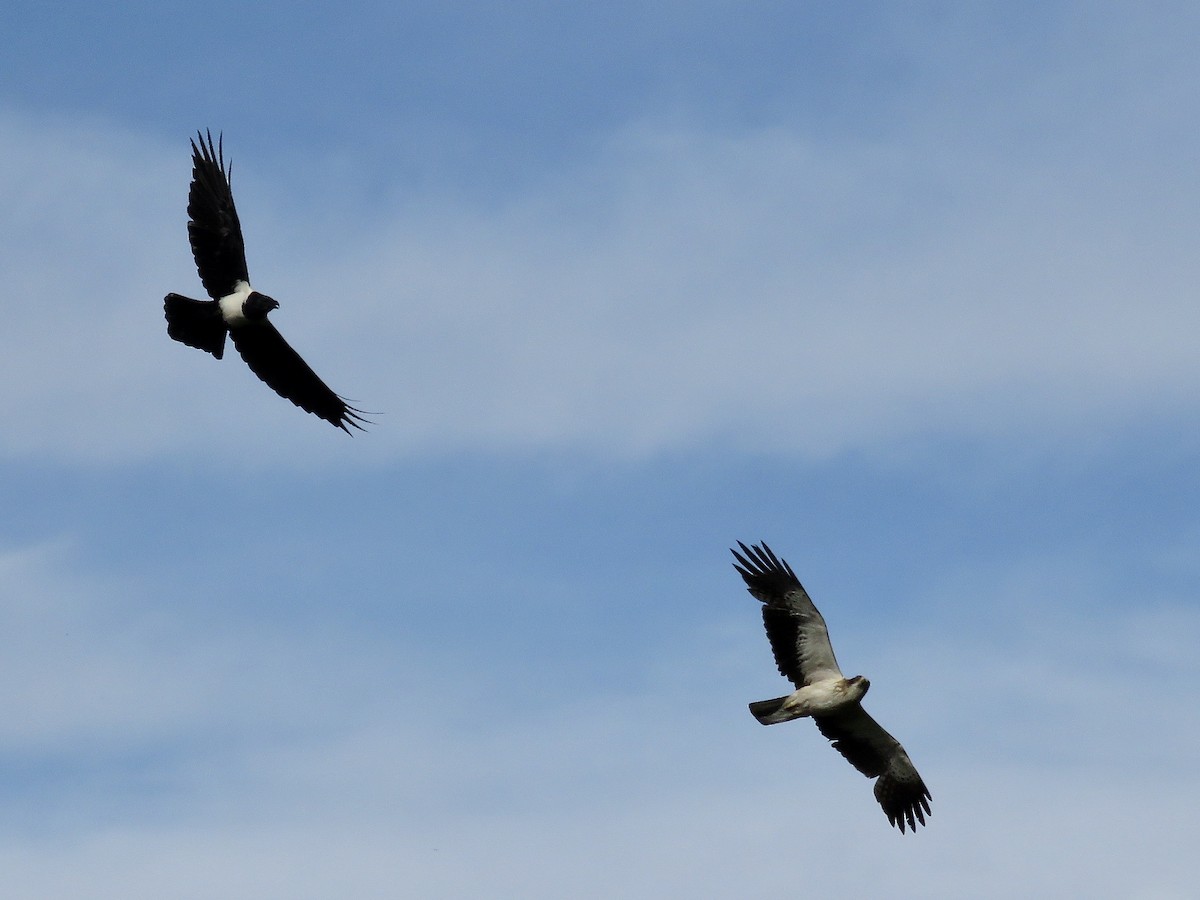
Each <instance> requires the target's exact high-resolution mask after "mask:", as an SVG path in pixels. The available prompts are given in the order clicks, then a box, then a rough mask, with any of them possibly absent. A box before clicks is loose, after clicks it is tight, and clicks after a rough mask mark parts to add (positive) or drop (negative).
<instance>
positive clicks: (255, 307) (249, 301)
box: [242, 291, 279, 322]
mask: <svg viewBox="0 0 1200 900" xmlns="http://www.w3.org/2000/svg"><path fill="white" fill-rule="evenodd" d="M273 309H279V301H278V300H275V299H273V298H271V297H268V296H267V295H266V294H260V293H259V292H258V291H251V292H250V296H249V297H247V298H246V300H245V302H244V303H243V304H242V315H244V316H245V317H246V318H247V319H249V320H250V321H251V322H261V321H263V320H264V319H265V318H266V317H267V313H269V312H270V311H271V310H273Z"/></svg>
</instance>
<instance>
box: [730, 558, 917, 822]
mask: <svg viewBox="0 0 1200 900" xmlns="http://www.w3.org/2000/svg"><path fill="white" fill-rule="evenodd" d="M738 546H739V547H741V548H742V552H741V553H738V552H737V551H736V550H731V551H730V552H731V553H733V555H734V557H735V558H736V559H737V562H735V563H734V564H733V567H734V568H735V569H737V570H738V572H739V573H740V574H741V576H742V579H743V580H744V581H745V582H746V587H747V588H748V589H749V591H750V593H751V594H752V595H753V596H754V598H755V599H757V600H759V601H760V602H761V603H762V604H763V608H762V613H763V625H765V626H766V629H767V638H768V639H769V640H770V642H771V650H772V651H773V652H774V654H775V664H776V665H777V666H778V667H779V672H780V674H781V675H783V676H784V677H786V678H788V679H790V680H791V682H792V684H794V685H795V686H796V690H795V692H793V693H791V694H788V695H787V696H786V697H776V698H775V699H774V700H759V701H757V702H755V703H751V704H750V712H751V714H753V716H754V718H756V719H758V721H759V722H761V723H762V724H763V725H774V724H776V723H778V722H787V721H789V720H790V719H798V718H801V717H802V716H810V717H811V718H812V720H813V721H814V722H816V723H817V728H819V729H820V730H821V734H823V735H825V737H827V738H828V739H829V740H831V741H833V746H834V749H835V750H837V751H838V752H839V753H841V754H842V756H844V757H846V759H847V760H848V761H849V762H850V764H851V765H852V766H854V768H856V769H858V771H860V772H862V773H863V774H864V775H866V776H867V777H868V778H875V777H878V779H879V780H878V781H876V782H875V799H876V800H878V801H879V805H880V806H882V807H883V811H884V813H885V814H886V815H887V817H888V821H889V822H891V823H892V825H894V826H897V827H899V829H900V832H901V833H903V832H904V828H905V825H907V826H908V827H909V828H910V829H912V830H914V831H915V830H916V827H917V822H920V823H921V824H922V825H924V824H925V816H927V815H930V810H929V801H930V800H932V799H933V798H932V797H931V796H930V794H929V788H927V787H926V786H925V782H924V781H922V780H921V776H920V775H919V774H917V770H916V768H915V767H914V766H913V764H912V760H910V759H909V758H908V754H907V753H906V752H905V751H904V748H903V747H902V746H900V742H899V741H897V740H896V739H895V738H894V737H892V736H891V735H890V734H888V733H887V732H886V731H884V730H883V728H882V727H881V726H880V724H879V723H878V722H876V721H875V720H874V719H873V718H871V716H870V715H868V714H867V711H866V710H865V709H863V708H862V703H861V702H860V701H861V700H862V698H863V697H864V696H865V695H866V693H867V689H868V688H870V686H871V682H869V681H867V679H866V678H864V677H863V676H861V675H855V676H854V677H853V678H846V677H845V676H844V675H842V670H841V669H839V668H838V664H837V659H835V658H834V655H833V646H832V645H831V644H830V643H829V631H828V630H827V629H826V628H825V620H824V619H823V618H822V617H821V613H820V612H818V611H817V608H816V607H815V606H814V605H813V602H812V599H811V598H810V597H809V596H808V591H806V590H804V586H803V585H801V584H800V579H798V578H797V577H796V573H795V572H793V571H792V567H791V566H789V565H788V564H787V563H786V562H784V561H783V560H781V559H779V558H778V557H776V556H775V554H774V553H773V552H772V551H771V548H770V547H768V546H767V545H766V543H763V544H761V545H757V544H756V545H754V546H753V547H747V546H746V545H745V544H743V543H742V542H741V541H738Z"/></svg>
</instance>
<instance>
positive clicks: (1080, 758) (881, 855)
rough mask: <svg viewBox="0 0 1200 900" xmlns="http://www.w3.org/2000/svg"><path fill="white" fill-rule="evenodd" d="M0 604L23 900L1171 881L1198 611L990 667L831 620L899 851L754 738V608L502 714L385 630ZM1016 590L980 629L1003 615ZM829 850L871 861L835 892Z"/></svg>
mask: <svg viewBox="0 0 1200 900" xmlns="http://www.w3.org/2000/svg"><path fill="white" fill-rule="evenodd" d="M64 571H65V572H71V571H74V572H75V574H73V575H64V574H63V572H64ZM0 578H2V579H3V585H2V587H3V588H4V594H5V596H6V597H7V598H10V599H9V600H8V601H7V603H6V605H5V633H6V634H8V635H10V640H11V641H12V642H13V645H14V647H15V646H24V648H25V649H24V650H23V651H22V652H21V653H19V654H16V653H14V652H13V649H12V648H10V650H9V651H7V652H6V653H5V657H6V658H9V659H11V658H12V657H13V656H14V655H15V656H17V657H18V662H16V663H10V665H13V666H16V668H15V669H10V671H8V673H7V675H6V683H8V684H9V685H10V690H9V692H8V694H7V695H6V699H5V714H4V720H5V721H6V723H8V725H7V726H6V735H5V738H4V744H5V754H6V757H7V759H8V763H7V767H8V768H9V770H10V771H13V770H16V769H19V768H20V767H22V766H25V767H27V768H29V772H28V773H27V776H26V777H24V778H23V779H22V786H21V787H20V788H19V789H18V788H17V787H16V785H15V784H14V785H12V786H11V787H12V789H11V790H9V791H7V799H6V809H7V812H6V814H5V816H4V817H3V821H4V823H5V824H4V826H3V827H4V830H5V831H6V840H5V847H6V848H7V849H6V850H5V851H4V860H5V863H6V873H7V874H6V883H7V884H8V886H9V889H10V892H11V893H12V894H13V896H30V897H32V896H35V895H37V896H68V895H71V894H72V893H74V894H75V895H79V893H80V892H83V893H86V894H87V895H89V896H95V897H108V896H112V897H117V896H121V897H143V896H145V897H149V896H155V897H189V896H201V895H213V894H218V893H219V894H223V895H229V896H233V895H239V894H241V893H243V892H245V891H248V890H249V891H251V892H252V893H253V894H254V895H255V896H261V897H285V896H286V897H310V896H311V897H318V896H328V895H329V893H330V892H331V891H339V890H340V891H352V892H353V893H355V895H356V896H388V895H392V894H394V892H395V891H396V890H397V889H401V888H402V889H403V890H405V891H406V892H410V893H414V894H420V895H421V896H462V895H464V894H481V893H488V894H490V895H493V896H546V897H549V896H562V893H563V891H564V890H567V891H570V892H572V893H576V892H578V893H579V895H580V896H590V897H603V896H613V895H615V894H627V895H630V896H664V895H682V894H691V895H695V894H696V893H697V892H704V893H705V894H706V895H708V896H730V897H732V896H745V895H746V893H752V894H770V893H774V892H778V891H781V890H784V889H785V888H786V887H787V886H788V885H789V884H791V883H792V879H793V878H794V877H795V875H794V872H793V871H792V870H791V869H789V868H788V867H786V866H783V867H781V866H779V865H777V864H776V863H777V862H778V860H779V859H784V858H789V854H795V853H796V852H797V847H803V848H804V850H805V853H806V858H807V863H806V866H805V884H806V885H807V887H808V889H811V890H818V889H819V890H846V891H855V892H861V891H867V892H870V891H871V890H873V889H874V888H876V887H877V886H878V885H879V884H881V883H887V884H888V885H889V889H890V891H891V893H893V894H894V895H895V896H901V897H917V896H939V897H953V896H962V895H963V893H964V892H968V893H972V894H975V895H982V896H1002V895H1003V894H1004V892H1005V890H1007V889H1009V888H1011V885H1012V884H1014V883H1018V882H1019V883H1022V884H1024V885H1026V886H1027V888H1028V889H1029V890H1030V891H1032V892H1034V893H1042V894H1047V893H1051V894H1053V893H1068V894H1069V893H1076V894H1078V893H1089V892H1093V893H1094V892H1100V893H1107V894H1112V893H1118V894H1129V895H1130V896H1133V895H1136V892H1137V891H1138V890H1146V889H1151V888H1153V889H1159V890H1161V891H1163V892H1165V893H1164V895H1165V896H1172V894H1171V892H1172V891H1175V892H1176V893H1175V895H1180V894H1179V891H1181V890H1183V889H1184V886H1185V885H1186V884H1188V883H1190V882H1189V880H1188V879H1189V878H1190V875H1189V872H1188V871H1185V870H1186V869H1187V865H1186V860H1187V859H1188V858H1189V857H1188V856H1187V854H1186V853H1185V852H1183V849H1184V848H1183V847H1182V846H1181V844H1180V842H1181V841H1184V840H1186V835H1187V834H1188V833H1189V831H1188V828H1187V827H1185V823H1187V822H1189V821H1191V820H1192V819H1193V818H1194V812H1193V811H1192V810H1191V809H1190V807H1189V805H1188V803H1187V801H1186V798H1187V797H1189V796H1190V795H1191V794H1194V789H1195V785H1194V781H1195V775H1194V772H1193V768H1194V767H1193V766H1192V763H1191V759H1190V757H1189V755H1188V754H1187V753H1186V752H1181V748H1184V747H1190V746H1193V745H1194V744H1195V741H1196V740H1197V739H1200V721H1198V720H1197V718H1196V716H1195V715H1194V713H1192V712H1191V711H1190V710H1191V704H1190V694H1189V690H1190V689H1189V687H1188V686H1189V685H1190V684H1192V683H1193V682H1194V676H1195V674H1196V673H1195V662H1194V659H1192V658H1191V657H1190V656H1187V655H1181V654H1179V653H1172V652H1167V653H1165V654H1164V653H1163V652H1162V651H1163V647H1164V646H1165V644H1167V645H1169V644H1172V643H1173V644H1175V645H1177V646H1180V645H1182V644H1184V643H1187V642H1189V641H1191V640H1193V639H1194V637H1195V634H1196V632H1197V631H1198V630H1200V619H1198V618H1197V615H1196V614H1195V611H1194V610H1192V609H1190V608H1186V607H1160V608H1158V609H1156V610H1142V611H1141V613H1140V615H1139V616H1138V617H1137V621H1136V622H1134V623H1133V627H1132V629H1131V628H1130V622H1129V620H1128V619H1127V618H1126V617H1125V615H1124V614H1123V613H1119V612H1118V613H1116V614H1114V613H1113V611H1112V610H1113V609H1114V608H1119V607H1116V605H1115V604H1112V603H1111V602H1109V601H1110V599H1111V598H1102V599H1101V601H1100V602H1098V603H1097V605H1096V612H1095V615H1092V616H1084V615H1082V614H1081V613H1080V612H1079V611H1076V612H1070V611H1067V610H1066V609H1065V608H1063V609H1060V611H1059V612H1058V613H1055V614H1052V615H1050V616H1048V617H1044V618H1043V619H1042V620H1041V621H1039V622H1038V623H1036V627H1030V628H1021V627H1019V626H1017V625H1015V623H1014V627H1012V629H1011V630H1012V634H1013V636H1012V639H1011V640H1008V641H995V640H993V639H991V638H990V637H987V636H981V635H979V634H976V635H974V636H968V637H967V638H966V639H965V640H964V639H958V638H955V637H954V636H953V635H951V634H949V633H947V632H946V631H945V630H943V629H938V630H937V631H936V633H934V632H926V631H925V630H924V627H923V626H922V625H921V624H920V622H913V623H912V624H911V626H908V627H903V628H902V629H901V630H900V631H899V632H896V633H893V634H891V635H890V636H887V637H885V636H883V635H873V634H872V633H870V632H867V633H866V635H865V638H866V641H867V642H868V643H867V646H868V647H869V650H868V652H867V653H865V654H863V653H861V649H862V646H863V645H862V644H861V643H860V644H859V645H857V646H856V644H855V639H854V637H853V632H854V629H852V628H850V627H848V625H847V624H846V623H838V624H841V625H842V627H841V629H840V637H839V647H840V648H841V649H842V653H843V655H844V656H845V657H847V659H846V661H847V663H848V664H849V665H853V663H852V662H850V660H852V659H854V657H855V656H860V657H863V656H865V657H866V658H870V657H871V656H874V655H875V651H876V650H880V651H881V652H879V653H878V655H877V664H876V666H875V668H874V669H871V674H872V677H873V678H874V679H875V688H874V689H873V691H872V695H871V698H870V699H871V701H872V702H871V703H869V704H868V705H869V707H870V708H871V709H872V711H873V712H874V713H875V714H876V715H877V716H878V717H879V718H880V719H881V720H882V721H883V722H884V723H885V724H886V725H887V727H889V728H891V729H892V730H893V731H894V732H896V733H897V734H898V736H900V737H901V739H902V740H903V741H904V742H905V743H906V745H907V746H908V748H909V750H910V752H911V753H912V754H913V756H914V758H915V759H916V760H917V762H918V765H919V766H920V767H921V770H922V772H923V773H924V774H925V776H926V778H927V780H928V781H929V782H930V784H931V787H932V789H933V793H934V818H933V819H932V820H931V824H930V826H929V827H928V828H926V829H924V830H922V831H921V832H920V833H919V834H918V835H915V836H909V837H905V838H901V837H900V836H899V835H898V834H896V833H895V832H894V831H893V830H892V829H890V828H888V827H887V825H886V823H885V822H884V821H883V818H882V816H881V815H880V813H879V811H878V809H877V808H876V806H875V803H874V800H873V798H872V797H871V795H870V785H869V783H868V782H867V781H866V780H865V779H863V778H862V777H861V776H859V775H858V774H857V773H856V772H854V771H853V770H852V769H850V767H848V766H846V765H845V763H844V762H843V761H842V760H841V759H840V758H839V757H838V756H837V754H836V753H834V752H833V751H832V750H831V749H829V748H828V747H827V746H826V742H825V741H824V740H823V739H822V738H821V737H820V736H819V735H818V734H817V732H816V731H815V729H813V728H811V727H810V726H808V725H807V723H804V722H799V723H796V724H795V726H793V727H781V728H772V729H763V728H761V727H759V726H758V725H756V724H755V723H754V722H753V721H752V720H751V719H750V717H749V716H748V714H746V711H745V703H746V701H748V700H750V699H754V698H756V697H757V696H758V694H759V693H760V692H764V691H765V692H769V691H771V690H773V689H775V688H776V687H778V686H779V685H778V684H777V683H776V682H777V681H778V678H777V676H775V674H774V673H773V671H772V666H771V663H770V656H769V650H768V648H767V646H766V641H765V638H764V637H763V636H762V634H761V633H760V629H759V625H758V623H757V622H756V621H755V616H754V615H753V612H754V610H753V606H752V605H751V606H749V607H748V608H747V609H746V610H744V612H745V613H746V614H745V615H744V616H738V617H736V618H734V617H729V618H728V619H727V620H726V621H727V625H725V626H722V627H715V625H714V623H712V622H708V623H704V624H698V625H697V626H696V627H694V628H691V629H685V630H684V631H681V632H680V634H679V636H678V640H677V641H676V642H675V643H673V644H672V645H671V646H670V647H663V648H658V649H657V650H656V651H655V656H656V665H655V666H654V667H650V668H646V667H644V666H642V665H640V664H639V663H637V662H636V661H631V662H633V664H634V665H635V666H638V667H639V668H641V670H642V671H643V673H644V675H643V676H642V677H641V678H639V679H638V681H637V684H636V685H635V686H630V687H628V688H622V689H613V688H612V687H607V688H601V687H599V686H598V685H593V684H588V683H579V684H576V685H574V686H573V688H572V693H571V694H570V695H568V694H566V693H562V692H555V693H554V694H553V696H548V697H541V698H540V697H539V696H536V695H525V696H521V697H509V696H504V695H503V694H502V693H498V692H502V691H504V690H505V689H506V686H507V688H508V689H511V688H512V686H513V685H516V684H518V683H520V681H521V679H520V678H517V679H513V678H512V677H510V675H509V674H507V673H505V672H497V671H493V672H491V673H490V675H489V677H488V678H487V679H486V680H483V681H478V682H475V681H469V680H466V679H463V678H462V677H460V676H457V675H453V674H451V673H450V669H449V667H448V666H447V660H446V659H444V658H443V659H441V660H435V659H434V658H433V657H423V656H422V655H421V654H420V652H419V651H416V652H415V653H414V651H413V646H412V644H413V638H412V636H405V634H404V631H405V630H400V631H397V632H391V631H387V630H385V631H379V630H378V629H375V633H374V634H368V633H367V632H366V631H365V630H364V629H365V628H366V625H365V624H364V626H363V629H356V630H351V631H344V632H342V633H341V636H340V637H339V636H336V635H335V636H334V637H333V639H332V640H331V636H330V633H329V632H328V631H327V630H326V629H324V628H318V629H313V630H309V629H304V628H296V627H284V628H280V627H278V626H276V627H273V628H270V629H267V628H266V627H265V626H263V625H261V624H260V625H258V626H255V625H253V624H252V622H251V621H250V620H245V621H239V622H226V623H224V624H223V625H220V626H216V627H213V626H210V627H207V628H205V627H200V628H197V627H196V625H197V622H196V619H195V616H194V613H193V612H188V611H172V610H163V609H157V608H156V607H155V604H154V603H153V602H152V599H151V598H149V597H145V596H139V592H138V591H137V590H136V589H133V590H129V589H128V586H114V585H111V584H107V583H106V582H105V581H104V580H97V579H96V577H95V576H94V575H92V574H89V573H88V572H87V571H86V569H81V568H80V567H79V566H78V564H77V563H76V562H73V560H72V553H71V552H70V550H69V548H64V547H55V546H50V547H44V548H31V549H27V550H9V551H7V552H6V553H5V555H4V556H3V559H2V560H0ZM64 578H69V579H70V581H71V584H70V585H69V590H64V587H65V585H64V584H63V580H64ZM114 587H120V588H121V590H120V593H121V594H122V595H123V596H124V597H125V600H124V602H123V603H122V602H117V601H116V600H115V599H114V596H113V595H114V593H117V592H116V591H114ZM1007 587H1008V586H1007V585H997V587H996V596H995V597H982V598H980V607H979V608H981V609H995V610H996V614H997V616H998V617H1000V618H1002V619H1005V618H1007V617H1005V616H1001V614H1000V613H1001V611H1000V609H999V605H998V602H997V601H998V600H999V598H1000V597H1001V596H1004V595H1006V591H1007ZM64 594H65V595H69V596H70V598H71V600H70V605H71V609H72V610H73V611H70V612H68V611H64V608H63V606H62V604H61V602H60V603H58V604H57V605H56V604H55V603H54V602H52V601H53V598H54V597H56V596H62V595H64ZM1030 602H1031V605H1032V606H1036V607H1037V608H1045V604H1037V603H1033V601H1032V600H1031V601H1030ZM747 603H750V601H747ZM1076 609H1077V608H1076ZM834 621H835V622H836V621H837V620H836V618H835V619H834ZM147 622H156V623H157V625H156V626H155V627H148V626H147V625H146V623H147ZM343 624H345V623H343ZM1131 634H1132V637H1130V635H1131ZM496 637H498V638H499V639H501V640H502V639H503V636H502V635H498V636H496ZM858 640H859V641H862V640H863V636H860V637H859V638H858ZM1164 642H1165V644H1164ZM875 643H878V646H874V644H875ZM84 645H86V648H87V649H86V652H83V651H82V650H81V648H83V647H84ZM151 646H153V648H154V652H150V650H149V648H150V647H151ZM889 646H891V647H893V648H895V652H889V651H888V650H887V648H888V647H889ZM913 647H920V648H921V653H920V654H919V656H918V655H917V654H913V653H912V652H911V648H913ZM351 651H352V652H351ZM20 658H25V659H28V660H38V661H39V662H38V663H37V664H36V665H35V666H34V668H29V665H30V664H27V663H21V662H20V661H19V660H20ZM397 660H403V661H404V662H403V663H402V664H401V665H397ZM351 661H353V664H350V665H348V663H350V662H351ZM514 664H515V665H518V666H520V665H523V664H522V663H514ZM524 665H529V666H530V667H533V668H539V670H540V669H542V668H544V665H543V664H542V663H536V662H532V661H530V662H527V663H525V664H524ZM113 673H117V675H116V676H114V675H113ZM121 673H125V675H124V676H122V675H121ZM683 673H686V677H685V676H684V674H683ZM539 677H540V678H542V679H544V677H545V672H544V671H541V675H540V676H539ZM1139 686H1141V687H1144V688H1145V689H1144V690H1139V689H1138V687H1139ZM1051 687H1052V688H1053V690H1054V692H1055V697H1054V700H1053V701H1052V702H1051V701H1050V700H1049V698H1048V696H1047V691H1048V689H1050V688H1051ZM1064 689H1065V691H1064ZM52 695H58V696H60V697H66V696H69V695H73V702H70V703H67V702H63V701H62V700H59V701H57V702H54V701H51V702H48V701H47V698H48V697H51V696H52ZM497 707H498V708H500V709H505V710H507V712H506V713H505V714H502V715H500V714H496V713H497ZM35 718H36V719H37V720H38V722H37V723H36V727H35V726H34V725H33V724H31V722H32V720H34V719H35ZM1117 722H1120V723H1125V724H1126V725H1129V726H1131V728H1132V731H1129V732H1123V731H1122V730H1121V729H1120V728H1116V729H1115V730H1114V728H1115V726H1114V723H1117ZM1047 723H1054V726H1053V727H1047ZM1147 735H1153V739H1152V740H1146V739H1145V738H1146V736H1147ZM33 747H36V750H37V753H38V756H37V758H38V759H39V760H40V762H39V763H38V764H37V766H36V767H31V766H32V764H31V763H29V756H28V755H27V751H28V750H30V749H31V748H33ZM1114 825H1115V827H1114ZM849 834H853V835H855V841H856V846H857V847H858V850H859V853H860V854H861V856H862V859H863V860H864V861H865V862H864V863H863V864H862V865H856V866H853V867H850V868H849V869H848V868H847V867H846V863H845V853H844V846H843V842H844V840H845V836H846V835H849ZM1130 842H1132V844H1131V843H1130ZM1131 846H1132V847H1133V848H1134V849H1133V850H1132V851H1131V850H1130V847H1131ZM148 860H152V861H153V862H148ZM85 873H86V874H85ZM84 878H86V881H84V880H82V879H84ZM993 881H994V882H995V884H997V885H998V887H997V889H996V891H995V892H993V893H989V892H988V890H987V888H986V885H988V884H990V883H993ZM981 885H982V886H983V887H981Z"/></svg>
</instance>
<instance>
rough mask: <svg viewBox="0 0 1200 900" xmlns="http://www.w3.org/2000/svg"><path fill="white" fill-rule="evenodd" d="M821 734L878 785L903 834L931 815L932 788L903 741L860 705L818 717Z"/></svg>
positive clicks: (886, 810)
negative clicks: (919, 771) (910, 756)
mask: <svg viewBox="0 0 1200 900" xmlns="http://www.w3.org/2000/svg"><path fill="white" fill-rule="evenodd" d="M814 721H816V723H817V727H818V728H819V729H821V734H823V735H825V737H827V738H829V740H831V741H833V746H834V749H836V750H837V751H838V752H839V753H841V754H842V756H844V757H846V759H847V760H849V761H850V764H851V765H852V766H854V768H856V769H858V771H860V772H862V773H863V774H864V775H866V776H867V777H868V778H874V777H876V776H878V777H879V780H878V781H877V782H875V799H876V800H878V801H879V805H880V806H882V807H883V811H884V813H885V814H886V815H887V817H888V821H889V822H891V823H892V824H893V825H895V826H897V827H898V828H899V829H900V831H901V833H903V832H904V826H905V824H906V823H907V825H908V827H909V828H910V829H912V830H914V831H915V830H916V828H917V823H918V822H920V823H921V824H922V825H924V824H925V817H926V816H927V815H930V811H929V801H930V800H931V799H933V798H932V797H931V796H930V794H929V788H927V787H926V786H925V782H924V781H922V780H921V776H920V775H919V774H918V773H917V769H916V767H915V766H914V765H913V764H912V760H910V759H909V758H908V754H907V753H905V752H904V747H902V746H901V744H900V742H899V741H898V740H896V739H895V738H894V737H892V736H891V735H890V734H888V733H887V732H886V731H884V730H883V727H882V726H881V725H880V724H879V723H878V722H876V721H875V720H874V719H872V718H871V716H870V715H869V714H868V713H867V711H866V710H865V709H863V708H862V706H861V705H860V704H857V703H856V704H854V705H852V706H850V707H847V708H846V709H845V710H844V711H842V712H839V713H837V714H836V715H832V716H815V717H814Z"/></svg>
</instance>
